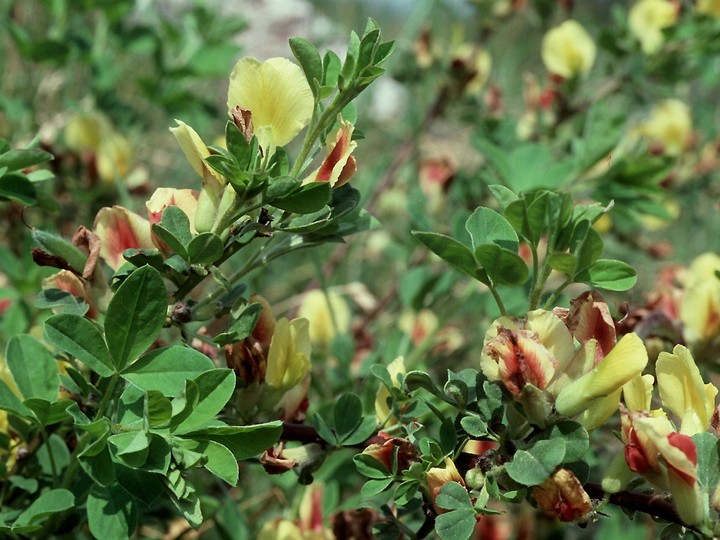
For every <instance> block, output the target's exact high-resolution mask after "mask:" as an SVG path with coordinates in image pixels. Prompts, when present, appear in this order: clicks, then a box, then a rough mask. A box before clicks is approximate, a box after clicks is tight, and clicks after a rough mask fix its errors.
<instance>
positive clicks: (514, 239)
mask: <svg viewBox="0 0 720 540" xmlns="http://www.w3.org/2000/svg"><path fill="white" fill-rule="evenodd" d="M465 229H466V230H467V232H469V233H470V238H471V239H472V246H473V249H477V248H478V247H479V246H481V245H483V244H497V245H498V246H500V247H502V248H505V249H508V250H510V251H514V252H517V249H518V236H517V233H516V232H515V229H513V227H512V225H510V223H509V222H508V220H507V219H505V218H504V217H503V216H501V215H500V214H498V213H497V212H495V210H491V209H490V208H484V207H482V206H481V207H480V208H477V209H476V210H475V211H474V212H473V213H472V215H471V216H470V217H469V218H468V219H467V221H466V222H465Z"/></svg>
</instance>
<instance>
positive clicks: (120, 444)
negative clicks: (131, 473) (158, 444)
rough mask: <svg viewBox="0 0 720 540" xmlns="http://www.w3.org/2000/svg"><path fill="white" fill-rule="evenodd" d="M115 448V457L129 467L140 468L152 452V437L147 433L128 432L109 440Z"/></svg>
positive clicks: (113, 436)
mask: <svg viewBox="0 0 720 540" xmlns="http://www.w3.org/2000/svg"><path fill="white" fill-rule="evenodd" d="M108 443H110V444H111V445H112V446H113V447H114V448H115V455H116V456H117V457H118V458H120V460H121V461H122V462H123V463H125V464H126V465H127V466H129V467H134V468H136V469H137V468H140V467H142V465H143V464H144V463H145V461H146V460H147V457H148V452H149V450H150V437H149V436H148V434H147V432H145V431H128V432H125V433H118V434H116V435H112V436H110V437H109V438H108Z"/></svg>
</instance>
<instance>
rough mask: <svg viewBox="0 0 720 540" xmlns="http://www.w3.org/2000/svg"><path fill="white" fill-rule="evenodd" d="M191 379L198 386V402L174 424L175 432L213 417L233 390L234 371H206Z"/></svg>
mask: <svg viewBox="0 0 720 540" xmlns="http://www.w3.org/2000/svg"><path fill="white" fill-rule="evenodd" d="M193 381H194V382H195V384H197V387H198V402H197V404H196V405H195V406H194V407H193V409H192V412H191V413H190V415H189V416H188V417H187V418H186V419H184V420H183V421H182V422H181V423H180V424H179V425H177V426H175V428H174V430H173V431H174V432H175V433H176V434H179V433H187V432H188V431H191V430H194V429H197V428H199V427H201V426H203V425H204V424H206V423H208V422H209V421H210V420H212V419H213V418H215V415H216V414H217V413H219V412H220V411H221V410H222V408H223V407H224V406H225V404H226V403H227V402H228V400H229V399H230V397H231V396H232V395H233V392H234V391H235V373H234V372H233V371H232V370H231V369H213V370H210V371H206V372H205V373H201V374H200V375H198V376H197V377H195V379H193Z"/></svg>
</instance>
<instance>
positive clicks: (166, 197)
mask: <svg viewBox="0 0 720 540" xmlns="http://www.w3.org/2000/svg"><path fill="white" fill-rule="evenodd" d="M199 195H200V193H199V192H198V191H195V190H194V189H175V188H158V189H156V190H155V192H154V193H153V194H152V197H150V200H149V201H147V202H146V203H145V207H146V208H147V211H148V218H149V219H150V223H151V224H154V223H159V222H160V220H161V219H162V213H163V210H165V209H166V208H167V207H168V206H177V207H178V208H179V209H180V210H182V211H183V212H184V213H185V215H186V216H187V217H188V219H189V220H190V230H191V231H193V232H195V225H194V223H193V221H194V218H195V211H196V210H197V205H198V196H199Z"/></svg>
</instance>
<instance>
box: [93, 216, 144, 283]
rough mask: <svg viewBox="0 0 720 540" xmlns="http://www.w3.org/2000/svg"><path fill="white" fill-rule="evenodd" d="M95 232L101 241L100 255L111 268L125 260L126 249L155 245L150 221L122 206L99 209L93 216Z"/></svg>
mask: <svg viewBox="0 0 720 540" xmlns="http://www.w3.org/2000/svg"><path fill="white" fill-rule="evenodd" d="M95 234H97V235H98V237H99V238H100V241H101V242H102V247H101V248H100V257H102V258H103V260H104V261H105V262H106V263H107V264H108V266H109V267H110V268H112V269H113V270H117V269H118V268H120V266H121V265H122V264H123V263H124V262H125V259H124V258H123V252H124V251H125V250H126V249H131V248H150V249H152V248H154V247H155V245H154V244H153V241H152V237H151V235H150V222H149V221H148V220H146V219H145V218H143V217H140V216H139V215H137V214H136V213H134V212H131V211H130V210H127V209H125V208H123V207H122V206H113V207H112V208H107V207H106V208H101V209H100V211H99V212H98V213H97V216H95Z"/></svg>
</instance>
